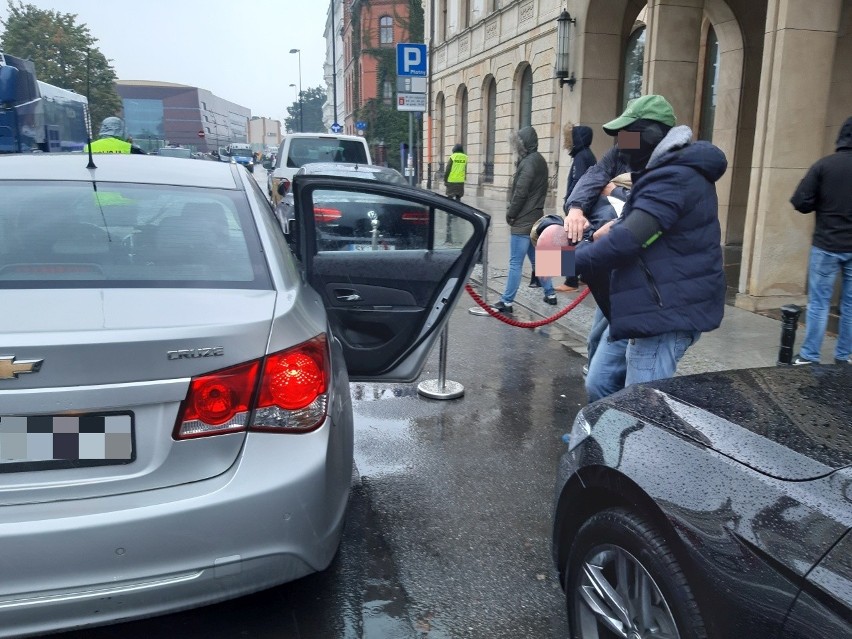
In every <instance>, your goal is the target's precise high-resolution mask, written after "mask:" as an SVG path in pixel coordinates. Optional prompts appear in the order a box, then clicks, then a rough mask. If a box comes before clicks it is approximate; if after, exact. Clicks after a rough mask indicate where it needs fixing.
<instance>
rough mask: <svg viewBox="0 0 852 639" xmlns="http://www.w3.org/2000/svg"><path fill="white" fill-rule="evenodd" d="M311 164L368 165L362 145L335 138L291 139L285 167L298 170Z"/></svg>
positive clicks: (353, 141) (355, 141) (354, 141)
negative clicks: (349, 163) (341, 163)
mask: <svg viewBox="0 0 852 639" xmlns="http://www.w3.org/2000/svg"><path fill="white" fill-rule="evenodd" d="M311 162H351V163H353V164H368V163H369V162H368V160H367V151H366V148H365V147H364V144H362V143H361V142H358V141H357V140H339V139H337V138H331V137H330V138H293V139H292V140H290V149H289V151H288V154H287V166H289V167H291V168H299V167H301V166H303V165H305V164H308V163H311Z"/></svg>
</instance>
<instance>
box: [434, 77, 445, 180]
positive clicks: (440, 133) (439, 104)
mask: <svg viewBox="0 0 852 639" xmlns="http://www.w3.org/2000/svg"><path fill="white" fill-rule="evenodd" d="M435 112H436V114H437V117H436V119H437V122H436V125H437V126H436V127H435V128H436V135H437V140H436V142H437V144H436V145H435V146H436V147H437V151H438V158H439V161H438V170H437V171H436V173H435V179H436V180H443V179H444V148H445V147H444V135H445V134H446V128H445V127H444V123H445V122H446V120H445V116H446V102H445V101H444V94H443V93H439V94H438V98H437V99H436V100H435Z"/></svg>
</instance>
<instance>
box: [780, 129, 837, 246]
mask: <svg viewBox="0 0 852 639" xmlns="http://www.w3.org/2000/svg"><path fill="white" fill-rule="evenodd" d="M790 202H791V203H792V204H793V207H794V208H795V209H796V210H797V211H799V212H800V213H810V212H811V211H816V225H815V226H814V234H813V239H812V244H813V245H814V246H815V247H816V248H819V249H822V250H823V251H828V252H829V253H852V117H850V118H847V119H846V122H844V123H843V126H842V127H841V128H840V134H839V135H838V136H837V151H836V152H835V153H833V154H832V155H829V156H827V157H824V158H822V159H821V160H818V161H817V162H816V163H815V164H814V165H813V166H812V167H811V168H810V169H809V170H808V172H807V174H806V175H805V177H804V179H802V181H801V182H800V183H799V186H798V187H797V188H796V191H795V193H793V197H792V198H790Z"/></svg>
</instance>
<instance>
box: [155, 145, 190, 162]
mask: <svg viewBox="0 0 852 639" xmlns="http://www.w3.org/2000/svg"><path fill="white" fill-rule="evenodd" d="M157 155H164V156H167V157H170V158H184V159H188V158H191V157H192V149H188V148H186V147H183V146H164V147H161V148H159V149H157Z"/></svg>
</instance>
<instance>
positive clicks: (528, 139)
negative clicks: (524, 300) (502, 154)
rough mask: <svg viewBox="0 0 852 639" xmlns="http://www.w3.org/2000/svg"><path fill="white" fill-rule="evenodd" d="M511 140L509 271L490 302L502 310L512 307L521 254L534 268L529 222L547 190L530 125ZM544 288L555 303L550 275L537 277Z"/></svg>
mask: <svg viewBox="0 0 852 639" xmlns="http://www.w3.org/2000/svg"><path fill="white" fill-rule="evenodd" d="M511 143H512V146H513V148H514V150H515V151H516V153H517V155H518V160H517V163H516V167H515V174H514V175H513V176H512V183H511V186H510V188H509V204H508V207H507V209H506V223H507V224H508V225H509V230H510V233H511V237H510V241H509V273H508V276H507V278H506V288H505V289H504V291H503V294H502V295H501V296H500V299H499V300H498V301H497V303H496V304H494V306H493V308H494V309H495V310H498V311H501V312H503V313H511V312H512V311H513V307H512V302H514V300H515V295H517V293H518V288H519V287H520V285H521V277H522V269H523V265H524V256H525V255H526V256H527V257H529V258H530V261H531V262H532V264H533V270H535V251H534V249H533V246H532V243H531V241H530V231H531V230H532V227H533V224H534V223H535V222H536V221H537V220H538V219H539V218H541V217H542V215H543V211H544V202H545V199H546V198H547V190H548V185H547V183H548V169H547V162H546V161H545V159H544V157H543V156H542V155H541V153H539V152H538V134H537V133H536V131H535V129H534V128H533V127H531V126H527V127H524V128H522V129H521V130H520V131H518V132H517V133H513V134H512V136H511ZM539 281H540V282H541V286H542V288H543V289H544V301H545V302H546V303H548V304H554V305H555V304H556V293H555V292H554V291H553V283H552V281H551V278H549V277H542V278H539Z"/></svg>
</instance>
